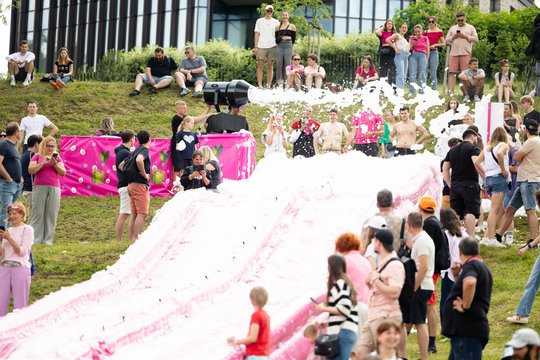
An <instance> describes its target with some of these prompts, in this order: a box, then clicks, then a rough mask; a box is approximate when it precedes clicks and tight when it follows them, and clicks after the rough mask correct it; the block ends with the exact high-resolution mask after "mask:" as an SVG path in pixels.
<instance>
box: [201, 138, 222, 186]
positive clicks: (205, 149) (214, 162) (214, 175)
mask: <svg viewBox="0 0 540 360" xmlns="http://www.w3.org/2000/svg"><path fill="white" fill-rule="evenodd" d="M199 151H200V152H201V153H202V157H203V164H204V167H205V169H206V175H207V176H208V178H209V179H210V186H209V187H208V189H214V190H215V189H217V186H218V185H219V184H220V183H221V168H220V166H219V161H218V159H217V157H216V155H214V152H213V151H212V149H211V148H210V147H209V146H206V145H205V146H201V147H200V148H199Z"/></svg>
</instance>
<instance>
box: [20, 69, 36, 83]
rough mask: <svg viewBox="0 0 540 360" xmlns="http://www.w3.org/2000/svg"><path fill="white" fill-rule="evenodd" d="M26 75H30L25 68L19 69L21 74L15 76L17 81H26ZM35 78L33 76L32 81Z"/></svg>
mask: <svg viewBox="0 0 540 360" xmlns="http://www.w3.org/2000/svg"><path fill="white" fill-rule="evenodd" d="M26 75H28V73H27V72H26V69H25V68H19V72H18V73H17V75H15V80H17V81H24V80H26ZM33 77H34V76H33V74H32V76H31V79H32V78H33Z"/></svg>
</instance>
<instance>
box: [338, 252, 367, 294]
mask: <svg viewBox="0 0 540 360" xmlns="http://www.w3.org/2000/svg"><path fill="white" fill-rule="evenodd" d="M343 257H344V258H345V263H346V265H347V276H348V277H349V279H351V281H352V283H353V284H354V287H355V289H356V293H357V295H356V297H357V299H358V301H361V302H363V303H364V304H367V302H368V299H369V288H368V286H367V285H366V278H367V276H368V275H369V273H370V272H371V265H370V264H369V261H368V260H367V259H366V258H365V257H363V256H362V255H360V252H359V251H349V252H348V253H346V254H344V255H343Z"/></svg>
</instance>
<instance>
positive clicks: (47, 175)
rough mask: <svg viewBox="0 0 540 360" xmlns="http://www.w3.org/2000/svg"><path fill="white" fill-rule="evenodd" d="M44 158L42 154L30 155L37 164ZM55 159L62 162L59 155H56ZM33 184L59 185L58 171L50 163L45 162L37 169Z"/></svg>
mask: <svg viewBox="0 0 540 360" xmlns="http://www.w3.org/2000/svg"><path fill="white" fill-rule="evenodd" d="M44 160H45V158H44V157H43V156H41V155H39V154H36V155H34V156H33V157H32V160H31V161H35V162H37V163H38V164H41V163H42V162H43V161H44ZM56 161H58V162H59V163H62V162H63V161H62V158H61V157H60V156H58V158H57V159H56ZM33 185H34V186H36V185H41V186H55V187H60V175H58V173H57V172H56V170H55V168H54V167H53V166H52V165H51V163H47V164H45V166H43V167H42V168H41V170H39V171H38V172H37V173H36V174H35V175H34V184H33Z"/></svg>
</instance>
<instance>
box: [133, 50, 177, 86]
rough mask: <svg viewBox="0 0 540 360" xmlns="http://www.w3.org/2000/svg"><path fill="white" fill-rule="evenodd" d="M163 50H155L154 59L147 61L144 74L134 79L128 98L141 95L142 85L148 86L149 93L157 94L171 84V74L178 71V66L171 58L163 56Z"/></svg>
mask: <svg viewBox="0 0 540 360" xmlns="http://www.w3.org/2000/svg"><path fill="white" fill-rule="evenodd" d="M163 52H164V50H163V48H160V47H158V48H156V50H155V51H154V57H153V58H151V59H150V60H148V63H147V64H146V69H145V71H144V73H141V74H137V76H136V77H135V90H133V91H132V92H131V93H130V94H129V96H137V95H139V94H140V93H141V87H142V85H143V83H144V84H148V85H150V92H151V93H152V94H157V90H158V89H161V88H164V87H167V86H169V85H170V84H171V83H172V82H173V77H172V76H171V72H172V71H175V70H176V69H178V65H176V63H175V62H174V60H173V59H172V58H169V57H167V56H165V55H164V54H163Z"/></svg>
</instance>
